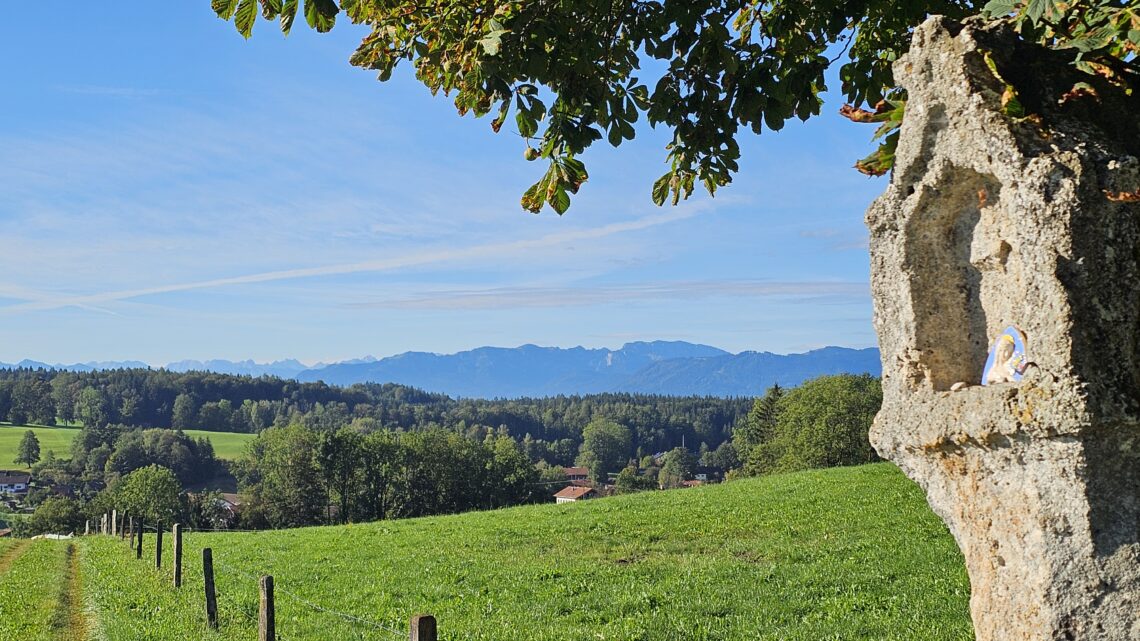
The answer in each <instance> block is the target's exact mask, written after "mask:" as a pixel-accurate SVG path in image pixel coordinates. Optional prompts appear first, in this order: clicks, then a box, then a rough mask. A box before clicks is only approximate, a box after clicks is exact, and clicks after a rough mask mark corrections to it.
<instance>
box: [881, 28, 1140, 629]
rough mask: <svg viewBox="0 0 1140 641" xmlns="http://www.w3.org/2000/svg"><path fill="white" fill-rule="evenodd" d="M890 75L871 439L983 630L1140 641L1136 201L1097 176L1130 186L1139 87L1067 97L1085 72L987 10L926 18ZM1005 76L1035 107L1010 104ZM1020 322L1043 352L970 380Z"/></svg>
mask: <svg viewBox="0 0 1140 641" xmlns="http://www.w3.org/2000/svg"><path fill="white" fill-rule="evenodd" d="M987 57H989V58H990V59H991V60H992V61H993V63H994V64H995V65H996V68H997V71H998V73H1000V77H999V76H998V75H997V74H995V72H994V71H992V70H991V68H990V65H989V64H987V61H986V58H987ZM895 76H896V80H897V81H898V82H900V83H901V84H902V85H903V86H904V87H906V89H907V92H908V96H909V102H908V105H907V114H906V119H905V121H904V124H903V127H902V133H901V136H900V142H899V147H898V153H897V159H896V165H895V169H894V172H893V174H892V177H891V182H890V186H889V187H888V188H887V191H886V193H885V194H883V195H882V196H881V197H880V198H879V199H878V200H876V201H875V203H874V204H873V205H872V206H871V208H870V210H869V211H868V212H867V225H868V227H869V228H870V230H871V261H872V267H871V272H872V273H871V281H872V289H873V295H874V305H875V328H876V330H877V331H878V335H879V344H880V346H881V349H882V359H883V408H882V411H881V412H880V413H879V415H878V418H877V419H876V421H875V425H874V428H873V429H872V434H871V438H872V442H873V444H874V445H875V447H876V449H877V450H878V451H879V453H880V454H881V455H883V456H884V457H886V458H889V459H891V460H892V461H894V462H895V463H897V464H898V465H899V466H900V467H901V468H902V469H903V470H904V471H905V472H906V473H907V474H908V475H909V476H910V477H911V478H913V479H914V480H915V481H917V482H918V483H919V484H920V485H922V487H923V488H924V489H925V490H926V493H927V497H928V499H929V501H930V504H931V506H932V507H933V508H934V510H935V511H936V512H937V513H938V514H939V515H940V516H941V517H942V518H943V519H944V520H945V522H946V523H947V525H948V526H949V528H950V531H951V532H952V533H953V535H954V537H955V538H956V539H957V541H958V544H959V546H960V547H961V548H962V552H963V554H964V555H965V559H966V566H967V569H968V571H969V574H970V582H971V587H972V591H973V594H972V597H971V600H970V608H971V612H972V615H973V620H974V627H975V631H976V634H977V637H978V639H981V640H985V641H989V640H991V639H1018V640H1021V639H1027V640H1028V639H1080V640H1092V639H1114V640H1117V639H1119V640H1132V641H1136V640H1140V204H1135V203H1123V202H1112V201H1110V200H1109V199H1108V198H1107V197H1106V193H1105V192H1106V190H1107V191H1109V192H1121V191H1133V190H1137V189H1140V161H1138V160H1137V156H1140V150H1138V149H1137V147H1138V146H1140V134H1138V132H1140V105H1137V103H1136V100H1135V99H1134V98H1129V97H1127V96H1125V95H1124V94H1123V93H1121V92H1119V91H1117V90H1115V89H1114V88H1112V87H1111V86H1109V85H1107V84H1106V83H1101V82H1097V81H1091V82H1092V84H1093V85H1094V86H1095V88H1096V92H1097V94H1098V95H1097V96H1092V95H1081V96H1070V97H1069V98H1067V99H1064V100H1061V98H1062V96H1063V95H1064V94H1065V93H1066V91H1068V90H1069V89H1070V88H1072V87H1073V85H1074V83H1076V82H1079V81H1090V79H1089V77H1088V76H1084V75H1082V74H1079V73H1078V72H1076V71H1075V70H1074V69H1073V68H1072V67H1071V66H1068V65H1066V64H1065V62H1064V61H1063V60H1060V59H1058V57H1057V56H1056V55H1055V54H1054V52H1050V51H1047V50H1043V49H1040V48H1037V47H1035V46H1034V45H1031V44H1027V43H1024V42H1022V41H1020V40H1019V39H1018V38H1017V37H1016V36H1015V34H1013V33H1012V32H1011V31H1009V30H1008V28H1007V27H1004V26H985V25H984V24H983V23H982V22H969V21H968V22H966V23H963V24H958V23H954V22H952V21H948V20H946V19H943V18H938V17H935V18H931V19H930V20H928V21H927V22H926V23H924V24H923V25H921V26H920V27H919V28H918V29H917V30H916V31H915V34H914V40H913V45H912V49H911V51H910V53H909V54H908V55H906V56H905V57H903V58H902V59H900V60H899V61H898V62H897V63H896V65H895ZM1007 82H1008V83H1010V84H1011V85H1012V86H1013V87H1014V88H1015V89H1016V91H1017V95H1018V98H1019V99H1020V101H1021V103H1022V104H1023V105H1024V106H1025V108H1026V112H1028V113H1031V114H1036V115H1037V117H1034V118H1029V119H1018V118H1013V117H1011V116H1010V115H1007V114H1006V113H1005V111H1008V110H1003V107H1002V94H1003V93H1004V92H1005V91H1006V83H1007ZM1013 324H1015V325H1017V326H1019V327H1020V328H1021V329H1022V330H1023V331H1024V332H1025V334H1026V335H1027V336H1028V343H1029V352H1030V354H1029V357H1030V360H1032V361H1033V362H1034V363H1035V366H1031V367H1030V368H1029V369H1028V370H1027V371H1026V373H1025V377H1024V379H1023V380H1022V381H1020V382H1018V383H1001V384H995V385H990V386H985V387H982V386H979V385H978V384H979V383H980V382H981V376H982V369H983V365H984V363H985V360H986V356H987V350H988V345H989V343H990V341H991V340H992V339H993V338H994V337H995V336H997V335H998V334H999V333H1000V332H1001V331H1002V330H1003V328H1005V327H1006V326H1008V325H1013ZM959 382H966V383H969V384H970V385H971V386H969V387H966V388H965V389H961V390H960V391H951V387H954V388H955V389H958V388H960V387H961V386H960V385H956V383H959Z"/></svg>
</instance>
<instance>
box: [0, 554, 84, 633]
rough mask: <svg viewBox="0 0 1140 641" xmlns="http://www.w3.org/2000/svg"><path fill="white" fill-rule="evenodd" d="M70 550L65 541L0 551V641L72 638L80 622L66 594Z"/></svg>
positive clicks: (69, 568) (73, 601)
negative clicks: (7, 640) (8, 640)
mask: <svg viewBox="0 0 1140 641" xmlns="http://www.w3.org/2000/svg"><path fill="white" fill-rule="evenodd" d="M73 549H74V548H72V543H70V542H67V541H34V542H33V541H26V540H25V541H16V542H14V543H12V544H8V545H7V546H5V547H0V603H3V606H0V609H2V610H3V613H4V616H0V639H20V640H22V641H54V640H56V639H70V638H74V636H75V635H74V634H73V632H75V631H76V629H75V628H76V627H77V624H79V622H80V620H81V619H80V614H79V612H78V607H79V606H78V603H77V600H73V597H74V596H75V595H74V594H73V593H72V591H71V588H72V585H71V578H72V577H71V574H70V572H71V569H72V566H71V550H73ZM73 605H75V608H74V609H73V607H72V606H73Z"/></svg>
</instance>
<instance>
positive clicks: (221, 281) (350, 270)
mask: <svg viewBox="0 0 1140 641" xmlns="http://www.w3.org/2000/svg"><path fill="white" fill-rule="evenodd" d="M698 211H699V210H698V209H697V208H688V209H686V210H684V211H680V210H678V211H673V212H671V213H668V214H662V215H659V216H646V217H644V218H640V219H638V220H632V221H628V222H624V223H611V224H609V225H603V226H601V227H594V228H591V229H581V230H576V231H567V232H559V233H553V234H547V235H545V236H539V237H538V238H530V239H526V240H514V241H510V242H505V243H490V244H485V245H476V246H474V247H466V248H461V249H438V250H432V251H424V252H418V253H412V254H405V255H402V256H394V257H392V258H380V259H376V260H366V261H361V262H355V263H342V264H339V265H325V266H322V267H304V268H300V269H285V270H279V271H270V272H261V273H258V274H246V275H244V276H231V277H228V278H215V279H212V280H202V281H194V282H189V283H175V284H171V285H157V286H154V287H144V288H140V289H125V290H119V291H112V292H102V293H98V294H84V295H75V296H59V297H52V298H47V297H43V296H42V295H36V296H28V295H16V296H14V297H15V298H21V299H24V300H26V301H28V302H24V303H17V304H14V305H8V306H6V307H0V313H8V314H12V313H17V312H27V311H39V310H49V309H59V308H61V307H71V306H77V307H90V306H94V305H99V304H102V303H110V302H114V301H121V300H127V299H131V298H139V297H141V296H152V295H154V294H169V293H173V292H184V291H190V290H195V289H213V288H216V287H226V286H228V285H247V284H250V283H267V282H272V281H278V280H291V279H294V278H313V277H316V276H337V275H342V274H357V273H361V272H382V271H391V270H395V269H403V268H407V267H416V266H419V265H428V264H432V263H442V262H447V261H454V260H462V259H470V258H481V257H484V256H496V255H501V254H503V253H505V252H510V251H518V250H525V249H540V248H543V247H552V246H555V245H562V244H565V243H570V242H575V241H582V240H594V239H598V238H605V237H606V236H612V235H614V234H620V233H623V232H629V231H638V230H641V229H647V228H649V227H656V226H657V225H664V224H666V223H671V222H674V221H678V220H683V219H685V218H691V217H693V216H695V215H697V213H698ZM4 289H8V291H9V292H10V293H15V292H14V291H13V289H10V288H8V286H4V285H2V284H0V291H2V290H4ZM17 291H18V290H17ZM29 299H30V300H29Z"/></svg>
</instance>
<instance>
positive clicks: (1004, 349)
mask: <svg viewBox="0 0 1140 641" xmlns="http://www.w3.org/2000/svg"><path fill="white" fill-rule="evenodd" d="M1028 366H1029V358H1028V356H1027V353H1026V349H1025V334H1024V333H1022V331H1021V330H1020V329H1018V328H1017V327H1016V326H1014V325H1010V326H1009V327H1007V328H1005V331H1004V332H1002V333H1001V334H1000V335H999V336H998V337H997V338H996V339H995V340H994V342H993V345H992V346H990V356H989V358H988V359H986V368H985V370H984V371H983V372H982V385H991V384H993V383H1016V382H1019V381H1020V380H1021V377H1022V375H1023V374H1025V368H1026V367H1028Z"/></svg>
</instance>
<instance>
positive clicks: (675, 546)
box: [84, 464, 972, 641]
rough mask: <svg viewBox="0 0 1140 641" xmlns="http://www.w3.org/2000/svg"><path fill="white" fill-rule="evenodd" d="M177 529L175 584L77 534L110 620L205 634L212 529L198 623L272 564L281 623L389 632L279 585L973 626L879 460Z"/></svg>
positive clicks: (484, 609)
mask: <svg viewBox="0 0 1140 641" xmlns="http://www.w3.org/2000/svg"><path fill="white" fill-rule="evenodd" d="M151 541H152V542H153V539H151ZM186 545H187V557H186V559H187V560H186V567H187V575H186V580H187V585H186V587H185V588H184V589H183V590H182V591H181V592H180V593H175V592H174V591H173V590H172V589H170V588H167V587H165V585H167V584H168V583H167V582H168V578H166V572H169V570H167V571H166V572H164V573H163V574H162V575H161V576H160V575H156V574H155V572H154V570H153V569H150V568H151V567H152V565H153V561H149V562H136V561H134V560H133V559H131V558H129V557H128V552H127V551H126V548H125V546H123V545H122V544H121V543H119V542H117V541H112V540H109V539H106V538H102V537H100V538H92V539H88V540H86V541H84V546H85V550H84V573H85V576H88V577H93V578H94V581H93V583H91V584H88V585H91V586H92V588H93V589H94V590H95V591H94V592H91V593H89V595H88V596H89V598H90V599H91V600H92V602H93V603H94V604H95V607H96V608H97V609H98V610H99V612H100V618H101V619H102V626H101V627H102V628H103V629H104V630H106V631H107V632H108V638H109V639H111V640H112V641H114V640H118V639H132V640H133V639H167V638H175V636H170V635H172V634H173V632H172V631H174V630H181V631H182V634H183V636H185V634H186V631H187V630H194V631H195V632H194V634H198V632H197V631H198V630H199V629H200V628H201V624H200V623H199V620H200V619H201V615H200V612H201V610H202V605H201V603H200V601H201V596H200V595H201V576H200V573H201V569H200V565H201V564H200V558H201V556H200V554H201V553H200V550H201V548H202V547H205V546H209V547H212V548H213V550H214V554H215V558H216V559H217V560H218V561H219V566H218V568H217V576H218V579H217V580H218V586H219V594H220V595H221V596H220V597H219V601H220V607H221V610H222V618H223V621H222V629H221V632H220V633H219V634H218V635H217V636H215V635H202V636H203V638H219V639H239V638H248V637H250V636H251V635H253V634H254V633H255V630H256V624H255V622H254V621H255V618H256V612H257V610H256V608H257V588H256V581H255V579H254V578H253V576H252V575H257V574H273V575H274V577H275V579H276V582H277V586H278V590H279V594H278V631H279V632H280V634H281V635H282V637H283V638H288V639H327V640H330V641H331V640H334V639H335V640H339V639H351V638H385V636H384V635H383V634H379V633H377V631H375V630H369V629H368V628H366V627H361V626H356V625H351V624H347V623H343V622H341V621H339V620H338V619H336V618H335V617H333V616H331V615H328V614H321V613H318V612H316V611H314V610H312V609H310V608H308V607H307V606H304V605H302V604H300V603H298V602H297V601H296V600H294V599H293V598H291V597H290V596H288V595H285V594H282V593H281V591H282V590H285V591H289V592H292V593H294V594H296V595H298V596H300V597H303V598H305V599H307V600H310V601H312V602H314V603H316V604H319V605H322V606H325V607H328V608H335V609H337V610H340V611H344V612H348V613H351V614H354V615H357V616H361V617H367V618H369V619H373V620H379V621H381V622H383V623H385V624H387V625H388V626H391V627H394V628H397V629H403V628H404V626H405V623H404V621H406V619H407V617H408V615H410V614H412V613H415V612H430V613H432V614H435V615H436V616H437V617H438V619H439V622H440V630H441V636H442V638H444V639H448V640H460V639H462V640H487V641H489V640H503V641H506V640H511V641H516V640H517V639H527V640H528V641H529V640H536V641H543V640H554V639H558V640H562V639H566V640H575V641H576V640H579V639H587V638H589V639H622V640H645V641H649V640H652V641H670V640H678V641H680V640H682V639H683V640H690V639H691V640H702V639H708V640H711V639H717V640H721V639H723V640H728V639H773V640H775V639H780V640H789V641H790V640H803V641H820V640H824V639H875V640H879V639H898V640H904V639H905V640H907V641H919V640H924V639H929V640H932V641H933V640H938V641H947V640H955V639H962V640H967V639H971V638H972V632H971V628H970V621H969V616H968V611H967V602H968V594H969V584H968V581H967V578H966V574H965V570H964V568H963V564H962V559H961V557H960V555H959V553H958V551H957V548H956V547H955V545H954V543H953V541H952V540H951V538H950V536H949V535H948V534H947V532H946V530H945V528H944V527H943V526H942V525H941V523H940V522H939V521H938V520H937V518H936V517H935V516H934V515H933V514H931V512H930V511H929V509H928V508H927V507H926V504H925V502H924V500H923V498H922V495H921V492H920V491H919V490H918V488H916V487H915V486H914V485H913V484H912V483H910V482H909V481H907V480H906V479H905V478H904V477H903V476H902V475H901V474H900V473H899V472H898V471H897V470H896V469H895V468H894V467H893V466H890V465H887V464H879V465H870V466H863V467H858V468H846V469H837V470H827V471H818V472H808V473H801V474H792V475H785V476H778V477H771V478H767V479H757V480H747V481H739V482H734V483H728V484H724V485H720V486H711V487H706V488H699V489H692V490H677V491H671V492H663V493H649V494H639V495H634V496H628V497H617V498H612V499H603V500H598V501H593V502H586V503H578V504H569V505H559V506H553V505H546V506H532V507H521V508H512V509H507V510H499V511H495V512H483V513H470V514H465V515H457V516H446V517H432V518H422V519H414V520H407V521H389V522H381V523H374V524H366V525H352V526H347V527H327V528H310V529H303V530H291V531H279V532H270V533H257V534H239V533H235V534H192V535H189V536H188V537H187V539H186ZM148 547H150V546H148ZM167 554H169V551H168V552H167ZM152 555H153V550H149V551H148V554H147V556H148V557H149V558H151V559H152V558H153V556H152ZM242 572H244V573H246V574H248V575H250V576H244V575H243V574H242ZM148 591H149V593H148ZM112 631H114V633H113V634H111V632H112ZM364 633H367V634H364Z"/></svg>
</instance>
